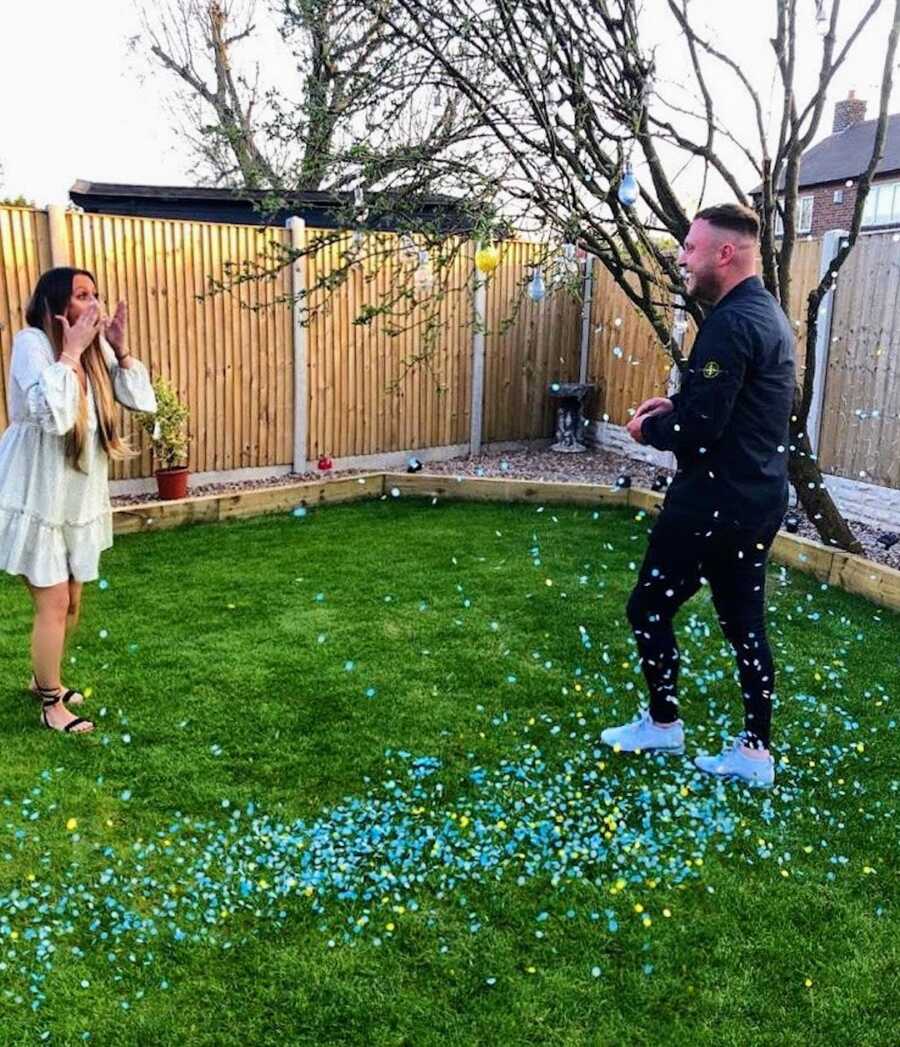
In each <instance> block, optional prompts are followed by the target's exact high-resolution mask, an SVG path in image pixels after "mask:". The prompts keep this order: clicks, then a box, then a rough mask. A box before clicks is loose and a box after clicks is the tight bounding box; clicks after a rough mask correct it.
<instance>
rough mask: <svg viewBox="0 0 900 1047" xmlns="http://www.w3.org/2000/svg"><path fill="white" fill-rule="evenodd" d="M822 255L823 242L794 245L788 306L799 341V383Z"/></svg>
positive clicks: (806, 242) (805, 241)
mask: <svg viewBox="0 0 900 1047" xmlns="http://www.w3.org/2000/svg"><path fill="white" fill-rule="evenodd" d="M821 254H822V241H821V240H800V241H798V242H797V243H796V244H795V245H794V257H793V259H792V260H791V294H790V303H789V305H788V315H789V316H790V319H791V323H792V326H793V328H794V337H795V338H796V340H797V381H798V382H799V381H802V376H803V369H804V367H805V364H806V299H807V298H808V297H809V293H810V291H812V290H813V289H814V288H815V287H817V286H818V283H819V259H820V257H821Z"/></svg>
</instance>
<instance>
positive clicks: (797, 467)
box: [788, 396, 865, 555]
mask: <svg viewBox="0 0 900 1047" xmlns="http://www.w3.org/2000/svg"><path fill="white" fill-rule="evenodd" d="M798 400H799V398H798V397H796V396H795V398H794V414H795V417H798V418H799V416H798V413H797V408H798V407H799V406H800V405H799V402H798ZM798 424H799V423H792V426H791V444H792V445H793V447H794V450H793V451H792V452H791V456H790V460H789V462H788V472H789V475H790V478H791V483H792V484H793V485H794V489H795V490H796V492H797V499H798V501H799V502H800V504H801V505H802V506H803V509H804V510H805V512H806V515H807V516H808V517H809V519H810V522H811V523H812V525H813V526H814V527H815V528H816V530H817V531H818V532H819V537H820V538H821V539H822V541H823V542H824V544H825V545H827V546H828V547H829V548H832V549H833V548H837V549H843V550H845V551H846V552H848V553H859V554H860V555H865V553H864V551H863V548H862V546H861V545H860V544H859V542H858V541H857V539H856V538H855V537H854V535H853V532H852V531H851V530H850V528H849V526H848V525H847V521H846V520H845V519H844V518H843V516H841V514H840V511H839V509H838V507H837V506H836V505H835V504H834V501H833V500H832V497H831V495H830V494H829V492H828V490H827V489H826V487H825V481H824V479H823V478H822V470H821V469H820V468H819V463H818V462H817V461H816V459H815V457H814V456H813V449H812V445H811V444H810V442H809V437H808V436H807V434H806V433H805V432H804V431H803V430H802V429H799V428H797V425H798ZM795 429H796V431H795ZM801 433H802V436H801V435H800V434H801Z"/></svg>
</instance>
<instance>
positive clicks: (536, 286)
mask: <svg viewBox="0 0 900 1047" xmlns="http://www.w3.org/2000/svg"><path fill="white" fill-rule="evenodd" d="M546 294H547V286H546V284H545V283H544V277H543V276H542V275H541V267H540V266H539V265H538V266H535V270H534V275H533V276H532V278H531V283H530V284H529V285H528V297H529V298H530V299H531V300H532V302H541V301H543V299H544V296H545V295H546Z"/></svg>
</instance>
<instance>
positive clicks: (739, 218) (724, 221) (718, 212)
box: [694, 204, 759, 240]
mask: <svg viewBox="0 0 900 1047" xmlns="http://www.w3.org/2000/svg"><path fill="white" fill-rule="evenodd" d="M698 218H702V219H703V221H704V222H709V224H710V225H711V226H714V227H715V228H716V229H727V230H728V231H729V232H731V233H740V234H741V235H743V236H749V237H752V238H753V239H754V240H758V239H759V217H758V216H757V214H756V212H755V211H754V210H753V209H752V208H750V207H744V205H743V204H716V206H715V207H704V208H703V210H702V211H698V212H697V213H696V214H695V215H694V220H695V221H696V220H697V219H698Z"/></svg>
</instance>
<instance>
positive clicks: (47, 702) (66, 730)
mask: <svg viewBox="0 0 900 1047" xmlns="http://www.w3.org/2000/svg"><path fill="white" fill-rule="evenodd" d="M62 700H63V696H62V695H61V694H57V695H56V696H55V697H54V698H41V720H42V721H43V724H44V726H45V727H46V728H47V730H48V731H59V732H60V734H73V733H74V734H90V733H91V732H92V731H93V730H94V722H93V721H92V720H89V719H88V718H87V717H86V716H76V717H75V719H74V720H71V721H70V722H69V723H67V724H66V726H65V727H54V726H53V724H51V723H50V721H49V720H48V719H47V710H48V709H49V708H50V707H51V706H54V705H59V703H60V702H61V701H62ZM80 723H89V724H90V725H91V729H90V731H75V730H73V729H74V728H75V727H77V726H78V725H79V724H80Z"/></svg>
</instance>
